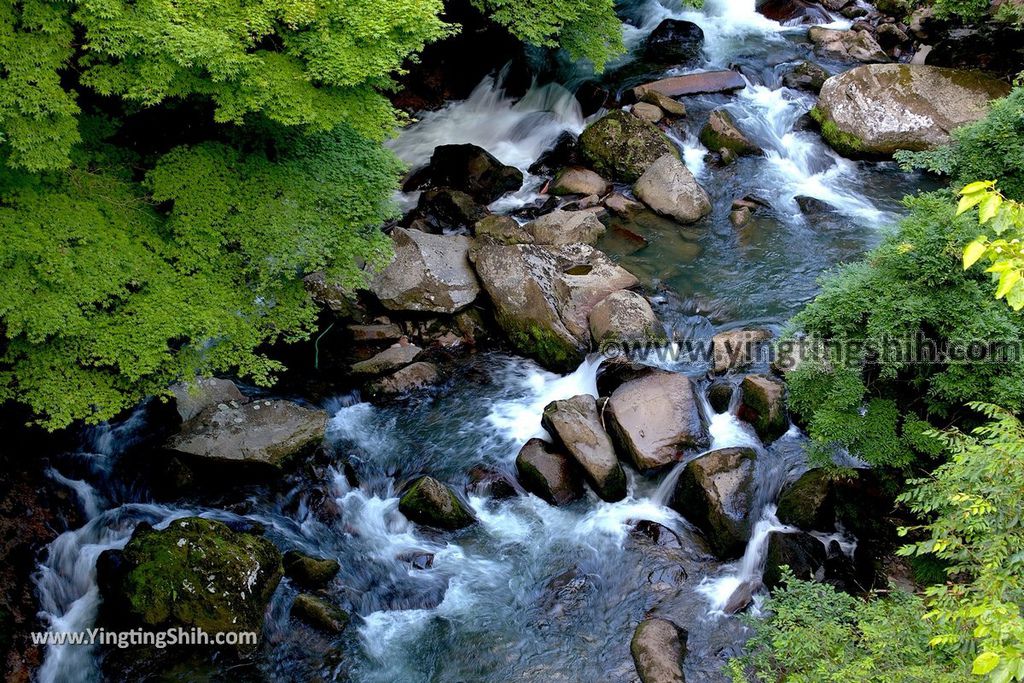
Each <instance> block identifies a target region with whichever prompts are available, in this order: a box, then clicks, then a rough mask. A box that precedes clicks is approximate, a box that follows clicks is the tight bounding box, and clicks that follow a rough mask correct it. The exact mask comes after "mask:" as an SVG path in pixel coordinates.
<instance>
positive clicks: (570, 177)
mask: <svg viewBox="0 0 1024 683" xmlns="http://www.w3.org/2000/svg"><path fill="white" fill-rule="evenodd" d="M609 189H611V184H610V183H609V182H608V181H607V180H605V179H604V178H602V177H601V176H599V175H597V174H596V173H594V172H593V171H591V170H590V169H589V168H579V167H578V166H571V167H569V168H563V169H562V170H561V171H559V172H558V173H556V174H555V177H554V178H552V179H551V184H550V185H549V186H548V192H550V193H551V194H554V195H563V194H583V195H591V194H596V195H598V196H600V197H603V196H604V195H606V194H608V190H609Z"/></svg>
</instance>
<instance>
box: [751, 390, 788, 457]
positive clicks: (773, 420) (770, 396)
mask: <svg viewBox="0 0 1024 683" xmlns="http://www.w3.org/2000/svg"><path fill="white" fill-rule="evenodd" d="M740 390H741V391H742V392H743V402H742V403H741V404H740V411H739V416H740V419H742V420H745V421H746V422H749V423H750V424H752V425H753V426H754V429H755V430H756V431H757V435H758V436H760V437H761V440H762V441H764V443H765V444H766V445H767V444H769V443H771V442H772V441H775V439H777V438H779V437H780V436H782V435H783V434H785V433H786V430H787V429H789V417H788V416H787V415H786V385H785V384H783V383H782V382H781V381H780V380H778V379H775V378H774V377H769V376H768V375H747V376H746V377H744V378H743V383H742V384H741V385H740Z"/></svg>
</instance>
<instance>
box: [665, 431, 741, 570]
mask: <svg viewBox="0 0 1024 683" xmlns="http://www.w3.org/2000/svg"><path fill="white" fill-rule="evenodd" d="M756 457H757V454H756V453H755V452H754V450H753V449H751V448H722V449H719V450H717V451H711V452H710V453H706V454H704V455H702V456H700V457H699V458H697V459H696V460H693V461H692V462H690V463H688V464H687V465H686V467H685V468H684V469H683V473H682V475H680V477H679V483H678V484H677V485H676V490H675V494H674V495H673V497H672V507H673V508H675V509H676V510H678V511H679V512H680V513H681V514H682V515H683V516H684V517H686V519H688V520H689V521H691V522H693V524H695V525H696V526H697V527H698V528H699V529H700V530H701V531H703V532H704V535H705V537H706V538H707V541H708V545H709V546H710V547H711V549H712V550H713V551H714V553H715V554H716V555H718V557H720V558H722V559H729V558H733V557H739V556H740V555H742V554H743V550H744V548H745V547H746V543H747V541H748V540H749V539H750V532H751V527H752V516H753V510H752V506H753V504H754V468H755V459H756Z"/></svg>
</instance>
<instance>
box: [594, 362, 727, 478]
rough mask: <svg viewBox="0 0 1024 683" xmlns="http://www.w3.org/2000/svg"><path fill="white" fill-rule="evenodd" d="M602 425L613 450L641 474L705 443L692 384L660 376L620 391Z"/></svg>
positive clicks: (680, 377) (670, 374)
mask: <svg viewBox="0 0 1024 683" xmlns="http://www.w3.org/2000/svg"><path fill="white" fill-rule="evenodd" d="M607 414H608V422H609V427H610V429H611V432H612V434H613V435H614V437H615V442H616V443H617V444H618V446H619V450H620V451H621V452H622V453H623V454H624V455H626V456H627V457H629V459H630V460H631V461H632V462H633V465H634V466H635V467H636V468H637V469H638V470H640V471H641V472H645V471H648V470H653V469H657V468H659V467H664V466H665V465H669V464H671V463H673V462H677V461H678V460H680V459H681V457H682V455H683V451H685V450H686V449H688V448H695V447H699V446H702V445H703V444H705V443H706V442H707V437H706V435H705V433H704V429H703V427H702V426H701V421H700V411H699V410H698V409H697V401H696V398H695V396H694V387H693V381H692V380H691V379H690V378H689V377H687V376H686V375H680V374H678V373H674V372H667V371H663V370H658V371H653V372H647V373H645V374H644V375H642V376H641V377H638V378H636V379H631V380H629V381H627V382H625V383H623V384H622V385H620V386H619V387H618V388H617V389H616V390H615V391H614V392H613V393H612V395H611V398H610V399H609V401H608V413H607Z"/></svg>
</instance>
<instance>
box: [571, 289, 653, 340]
mask: <svg viewBox="0 0 1024 683" xmlns="http://www.w3.org/2000/svg"><path fill="white" fill-rule="evenodd" d="M590 336H591V337H593V339H594V344H595V345H596V346H597V348H598V349H599V350H602V351H606V350H608V349H609V348H610V347H612V346H615V347H617V348H618V349H619V350H620V351H626V350H628V349H627V348H626V346H627V345H630V344H665V343H667V342H668V336H667V335H666V334H665V326H664V325H662V324H661V321H659V320H658V317H657V316H656V315H654V311H653V310H652V309H651V304H650V303H648V301H647V299H646V298H645V297H644V296H642V295H640V294H637V293H636V292H631V291H629V290H628V289H623V290H620V291H618V292H612V293H611V294H609V295H608V296H606V297H605V298H603V299H601V301H600V302H599V303H598V304H597V305H596V306H594V308H593V310H592V311H590Z"/></svg>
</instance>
